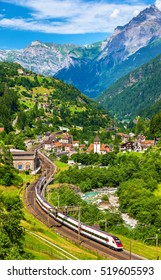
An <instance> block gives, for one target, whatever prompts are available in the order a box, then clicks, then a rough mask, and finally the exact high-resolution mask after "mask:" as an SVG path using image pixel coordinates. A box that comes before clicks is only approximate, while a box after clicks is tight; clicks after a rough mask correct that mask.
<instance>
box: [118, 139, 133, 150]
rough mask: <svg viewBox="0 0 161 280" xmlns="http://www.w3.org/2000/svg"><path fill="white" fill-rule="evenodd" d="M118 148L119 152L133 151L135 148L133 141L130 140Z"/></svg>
mask: <svg viewBox="0 0 161 280" xmlns="http://www.w3.org/2000/svg"><path fill="white" fill-rule="evenodd" d="M120 150H121V152H125V151H129V152H131V151H134V150H135V143H134V142H132V141H129V142H126V143H123V144H122V145H121V146H120Z"/></svg>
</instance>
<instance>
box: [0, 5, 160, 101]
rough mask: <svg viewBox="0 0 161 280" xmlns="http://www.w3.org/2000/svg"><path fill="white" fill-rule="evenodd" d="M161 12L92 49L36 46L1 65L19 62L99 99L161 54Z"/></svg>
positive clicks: (2, 54) (6, 56)
mask: <svg viewBox="0 0 161 280" xmlns="http://www.w3.org/2000/svg"><path fill="white" fill-rule="evenodd" d="M160 39H161V11H160V10H159V9H158V8H157V7H156V6H154V5H152V6H150V7H149V8H147V9H145V10H144V11H142V12H141V13H140V14H139V15H138V16H137V17H134V18H133V19H132V20H131V21H130V22H129V23H128V24H126V25H124V26H118V27H117V28H116V29H115V30H114V33H113V34H112V35H111V36H110V37H109V38H107V39H106V40H104V41H102V42H98V43H95V44H91V45H88V46H76V45H70V44H66V45H60V44H51V43H50V44H49V43H41V42H39V41H34V42H32V44H31V45H29V46H28V47H27V48H25V49H22V50H14V51H11V50H9V51H5V50H1V51H0V60H1V61H4V60H6V61H10V62H18V63H20V64H21V65H22V66H23V67H25V68H27V69H29V70H32V71H34V72H36V73H40V74H44V75H49V76H53V75H54V76H55V77H56V78H59V79H62V80H64V81H65V82H66V83H69V84H73V85H74V86H76V87H77V88H78V89H79V90H80V91H81V92H83V93H85V94H86V95H88V96H90V97H95V96H97V95H99V94H100V93H101V92H103V91H104V90H105V89H107V88H108V87H109V86H110V85H112V84H113V83H114V82H115V81H116V80H118V79H119V78H120V77H122V76H124V75H125V74H127V73H128V72H130V71H132V70H133V69H135V68H136V67H138V66H140V65H142V64H143V63H146V62H148V61H149V60H150V59H152V58H154V57H155V56H157V55H158V54H160V53H161V40H160Z"/></svg>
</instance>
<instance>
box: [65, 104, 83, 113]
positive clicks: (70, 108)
mask: <svg viewBox="0 0 161 280" xmlns="http://www.w3.org/2000/svg"><path fill="white" fill-rule="evenodd" d="M69 110H70V111H71V113H75V112H78V113H79V112H83V111H85V110H86V108H85V107H77V106H74V105H73V106H72V105H70V106H69Z"/></svg>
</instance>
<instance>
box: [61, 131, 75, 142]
mask: <svg viewBox="0 0 161 280" xmlns="http://www.w3.org/2000/svg"><path fill="white" fill-rule="evenodd" d="M60 142H61V143H62V144H72V136H71V135H69V133H67V132H64V133H63V134H62V138H61V140H60Z"/></svg>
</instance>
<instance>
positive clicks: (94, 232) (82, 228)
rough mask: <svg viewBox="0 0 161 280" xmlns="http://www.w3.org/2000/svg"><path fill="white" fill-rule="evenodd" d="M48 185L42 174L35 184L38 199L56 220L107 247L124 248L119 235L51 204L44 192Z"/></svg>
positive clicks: (118, 249)
mask: <svg viewBox="0 0 161 280" xmlns="http://www.w3.org/2000/svg"><path fill="white" fill-rule="evenodd" d="M46 185H47V182H46V177H45V176H42V177H41V178H40V179H39V180H38V181H37V183H36V186H35V193H36V201H37V203H38V204H39V205H40V207H41V208H42V209H43V210H44V211H45V212H46V213H48V214H49V215H50V216H51V217H53V218H54V219H55V220H56V221H58V222H60V223H61V224H63V225H65V226H67V227H69V228H71V229H72V230H74V231H76V232H79V233H80V234H81V235H84V236H86V237H87V238H90V239H93V240H95V241H97V242H99V243H101V244H104V245H106V246H107V247H110V248H111V249H114V250H117V251H122V250H123V245H122V243H121V241H120V239H119V238H118V237H116V236H114V235H112V234H109V233H106V232H104V231H101V230H99V229H96V228H94V227H92V226H88V225H86V224H84V223H80V222H79V221H78V220H76V219H74V218H72V217H70V216H68V215H67V214H64V213H61V212H60V211H58V209H57V208H55V207H53V205H51V204H49V203H48V202H47V201H46V199H45V197H44V196H43V194H42V193H43V191H44V188H45V187H46Z"/></svg>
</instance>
